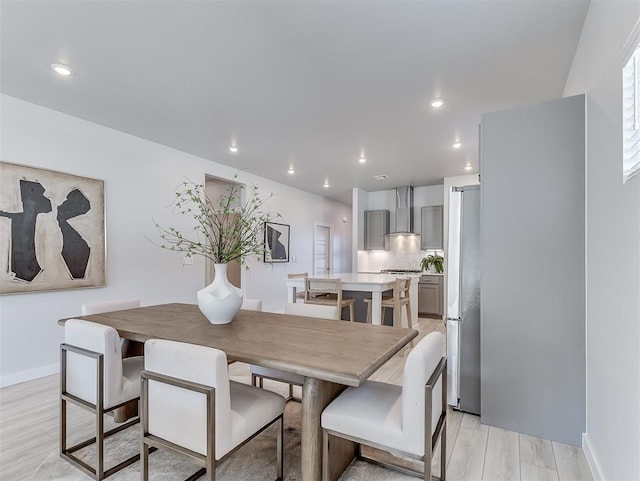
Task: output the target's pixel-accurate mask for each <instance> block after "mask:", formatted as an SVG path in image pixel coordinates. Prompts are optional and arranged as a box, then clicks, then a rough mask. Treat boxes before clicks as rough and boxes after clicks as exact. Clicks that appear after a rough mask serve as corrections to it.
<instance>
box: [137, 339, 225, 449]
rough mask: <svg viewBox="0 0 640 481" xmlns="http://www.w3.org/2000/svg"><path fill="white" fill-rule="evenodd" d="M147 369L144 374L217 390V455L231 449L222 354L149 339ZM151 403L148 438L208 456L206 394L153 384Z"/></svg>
mask: <svg viewBox="0 0 640 481" xmlns="http://www.w3.org/2000/svg"><path fill="white" fill-rule="evenodd" d="M144 368H145V371H150V372H153V373H157V374H162V375H165V376H170V377H173V378H177V379H181V380H185V381H190V382H195V383H198V384H203V385H205V386H209V387H214V388H215V431H216V432H215V446H216V453H218V452H227V451H228V450H229V449H230V448H229V444H230V443H231V421H230V419H231V415H232V413H231V395H230V387H229V372H228V370H227V356H226V354H225V353H224V352H223V351H221V350H219V349H215V348H212V347H206V346H198V345H195V344H187V343H183V342H177V341H167V340H160V339H149V340H148V341H147V342H145V345H144ZM148 404H149V411H148V420H149V426H148V429H149V430H148V432H149V433H150V434H153V435H156V436H159V437H161V438H163V439H166V440H167V441H170V442H172V443H175V444H177V445H179V446H184V447H185V448H187V449H191V450H192V451H195V452H198V453H200V454H203V455H205V454H206V449H207V422H206V419H207V417H206V416H207V406H206V402H205V396H204V395H203V394H200V393H196V392H193V391H188V390H185V389H180V388H178V387H176V386H172V385H169V384H164V383H159V382H156V381H153V380H149V392H148ZM177 406H179V409H177V408H176V407H177Z"/></svg>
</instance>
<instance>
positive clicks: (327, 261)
mask: <svg viewBox="0 0 640 481" xmlns="http://www.w3.org/2000/svg"><path fill="white" fill-rule="evenodd" d="M331 254H332V252H331V226H328V225H321V224H315V226H314V232H313V275H315V276H318V275H325V274H331V264H332V263H331Z"/></svg>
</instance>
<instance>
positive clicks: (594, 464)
mask: <svg viewBox="0 0 640 481" xmlns="http://www.w3.org/2000/svg"><path fill="white" fill-rule="evenodd" d="M582 451H583V452H584V457H585V458H587V464H588V465H589V469H590V470H591V475H592V476H593V479H594V481H604V476H603V475H602V469H601V468H600V463H599V462H598V457H597V456H596V453H595V452H594V451H593V448H592V447H591V442H590V441H589V436H588V435H587V433H582Z"/></svg>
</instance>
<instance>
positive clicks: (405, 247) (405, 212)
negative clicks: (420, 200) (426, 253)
mask: <svg viewBox="0 0 640 481" xmlns="http://www.w3.org/2000/svg"><path fill="white" fill-rule="evenodd" d="M387 247H388V249H389V250H391V251H395V252H404V253H415V252H419V251H420V234H416V233H415V232H414V231H413V187H411V186H410V185H406V186H402V187H396V226H395V230H394V231H393V232H391V233H390V234H388V236H387Z"/></svg>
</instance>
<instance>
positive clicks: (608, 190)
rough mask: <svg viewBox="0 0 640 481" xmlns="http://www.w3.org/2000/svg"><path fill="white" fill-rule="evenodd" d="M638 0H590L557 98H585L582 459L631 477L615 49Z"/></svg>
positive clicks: (636, 14)
mask: <svg viewBox="0 0 640 481" xmlns="http://www.w3.org/2000/svg"><path fill="white" fill-rule="evenodd" d="M639 18H640V2H638V1H610V0H592V2H591V5H590V7H589V12H588V14H587V18H586V20H585V24H584V28H583V30H582V36H581V39H580V42H579V44H578V49H577V51H576V55H575V57H574V60H573V65H572V68H571V71H570V73H569V76H568V79H567V83H566V85H565V92H564V95H566V96H569V95H574V94H578V93H582V92H584V93H586V94H587V145H586V154H587V155H586V157H587V160H586V173H587V175H586V224H587V229H586V230H587V233H586V271H587V281H586V283H587V301H586V318H587V319H586V338H587V340H586V350H587V359H586V362H587V432H586V434H585V436H584V439H583V445H584V449H585V454H586V456H587V459H588V461H589V463H590V465H591V468H592V471H593V472H594V475H595V477H596V479H602V480H611V481H614V480H615V481H622V480H638V479H640V367H639V366H640V347H639V346H640V177H636V178H635V179H633V180H631V181H630V182H628V183H627V184H622V160H621V159H622V140H621V139H622V133H621V132H622V121H621V119H622V108H621V98H622V94H621V84H622V80H621V70H622V57H621V55H622V49H623V46H624V44H625V42H626V40H627V38H628V36H629V34H630V32H631V31H632V29H633V26H634V24H635V23H636V22H637V21H638V19H639Z"/></svg>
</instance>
